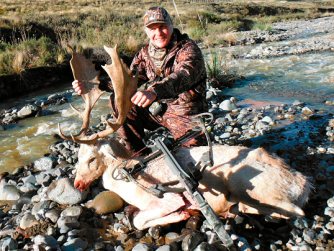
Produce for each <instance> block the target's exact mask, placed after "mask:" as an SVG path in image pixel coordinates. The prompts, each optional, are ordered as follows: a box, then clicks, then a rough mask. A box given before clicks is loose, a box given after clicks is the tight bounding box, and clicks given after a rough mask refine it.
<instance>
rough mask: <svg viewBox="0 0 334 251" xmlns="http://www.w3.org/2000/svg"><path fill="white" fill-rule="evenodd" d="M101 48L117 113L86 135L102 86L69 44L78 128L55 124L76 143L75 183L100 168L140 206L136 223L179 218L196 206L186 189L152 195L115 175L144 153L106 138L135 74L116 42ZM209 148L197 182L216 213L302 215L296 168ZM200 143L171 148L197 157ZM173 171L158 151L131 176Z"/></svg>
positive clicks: (304, 190)
mask: <svg viewBox="0 0 334 251" xmlns="http://www.w3.org/2000/svg"><path fill="white" fill-rule="evenodd" d="M105 50H106V51H107V52H108V53H109V54H110V56H111V58H112V64H111V65H106V66H104V67H103V68H104V70H106V71H107V73H108V74H109V76H110V78H111V80H112V84H113V87H114V91H115V95H116V107H117V109H118V111H119V114H118V118H117V121H116V122H115V123H108V124H109V127H110V128H109V129H106V130H105V131H102V132H100V133H96V134H94V135H91V136H86V133H87V129H88V127H89V115H90V111H91V109H92V108H93V106H94V104H95V102H96V101H97V100H98V98H99V97H100V96H101V94H102V92H101V91H100V90H99V89H98V85H99V81H98V75H99V73H98V72H97V71H95V68H94V65H93V64H92V63H91V62H90V61H89V60H87V59H86V58H84V57H82V56H81V55H79V54H77V53H76V52H75V51H73V58H72V60H71V66H72V70H73V73H74V77H75V79H77V80H79V81H80V82H81V83H82V84H83V92H82V93H83V94H82V96H83V99H84V100H85V103H86V109H85V111H84V112H80V111H78V110H77V109H75V108H74V107H72V108H73V109H74V110H75V111H76V112H77V113H78V114H80V115H81V116H82V117H83V125H82V128H81V130H80V132H79V134H78V135H76V136H74V135H71V136H70V137H69V136H65V135H64V134H63V133H62V132H61V130H60V127H59V133H60V135H61V136H62V137H63V138H64V139H66V140H74V141H75V142H78V143H80V144H81V145H80V150H79V155H78V157H79V161H78V164H77V172H76V178H75V187H76V188H77V189H80V190H85V189H87V188H88V187H89V185H90V184H91V182H92V181H94V180H95V179H97V178H99V177H100V176H102V178H103V185H104V187H105V188H106V189H108V190H110V191H113V192H115V193H117V194H118V195H119V196H120V197H122V198H123V200H124V201H126V202H127V203H129V204H131V205H133V206H135V207H137V208H138V209H139V210H140V211H139V213H138V214H137V215H136V216H135V218H134V226H135V227H136V228H137V229H145V228H149V227H151V226H156V225H165V224H169V223H174V222H179V221H182V220H185V219H187V218H189V217H190V214H191V212H192V211H193V210H196V209H198V207H197V206H196V204H195V203H194V201H193V200H192V198H191V197H190V195H189V194H188V193H187V192H183V193H172V192H168V193H165V194H164V196H163V198H158V197H156V196H154V195H152V194H150V193H148V192H147V191H146V190H144V189H143V188H141V187H140V186H138V185H136V184H135V183H132V182H126V181H125V180H122V179H121V180H118V179H115V177H114V176H115V173H117V168H118V166H119V165H120V164H121V163H122V162H123V161H125V160H127V162H126V163H127V165H130V164H134V163H137V162H138V161H140V159H142V158H143V157H135V158H130V156H131V153H130V151H128V150H127V149H126V148H125V147H124V146H123V145H122V144H121V143H120V142H118V141H117V140H115V139H108V138H105V137H106V136H107V135H108V134H110V133H113V132H115V131H116V130H117V129H118V128H119V127H120V126H121V125H122V123H123V122H124V120H125V118H126V116H127V114H128V112H129V110H130V109H131V107H132V106H133V104H132V103H131V101H130V97H131V95H132V94H133V93H134V92H135V91H136V87H137V86H136V85H137V78H138V77H137V75H136V74H134V73H133V72H132V71H130V70H129V69H128V68H127V67H126V66H125V64H124V63H123V62H122V61H121V60H120V59H119V57H118V55H117V51H116V47H115V48H107V47H105ZM212 149H213V162H214V165H213V166H212V167H209V168H206V169H205V170H204V172H203V178H202V179H201V180H200V181H199V183H200V185H199V189H200V191H201V192H202V193H203V195H204V197H205V198H206V199H207V201H208V203H209V204H210V206H211V207H212V208H213V209H214V211H215V212H216V213H217V214H225V213H238V212H243V213H250V214H263V215H272V216H274V217H280V218H289V217H291V216H296V215H300V216H302V215H304V212H303V210H302V209H301V207H302V206H303V205H304V204H305V203H306V201H307V199H308V195H309V193H310V189H311V184H310V182H309V181H308V179H307V178H306V177H305V176H304V175H303V174H301V173H300V172H298V171H296V170H294V169H292V168H290V167H289V166H287V165H286V164H285V163H284V161H283V160H282V159H280V158H278V157H274V156H271V155H270V154H268V153H267V152H266V151H265V150H264V149H262V148H258V149H250V148H246V147H240V146H228V145H214V146H213V148H212ZM207 150H208V149H207V147H206V146H201V147H192V148H185V147H184V148H182V147H181V148H180V149H179V150H178V151H177V156H178V157H179V159H180V160H181V161H182V163H189V162H193V163H197V162H198V161H199V160H200V158H201V156H202V155H203V154H204V153H205V152H207ZM129 158H130V159H129ZM115 169H116V170H115ZM175 179H176V177H175V176H174V175H173V174H172V173H171V171H170V169H169V168H168V166H167V164H166V163H165V161H164V159H163V156H162V157H158V158H156V159H154V160H153V161H151V162H150V163H149V164H148V166H147V168H146V169H145V170H144V171H142V172H141V173H140V175H139V176H138V177H137V181H138V182H140V183H141V184H142V185H144V186H146V187H150V186H152V185H154V184H160V183H165V182H169V181H174V180H175Z"/></svg>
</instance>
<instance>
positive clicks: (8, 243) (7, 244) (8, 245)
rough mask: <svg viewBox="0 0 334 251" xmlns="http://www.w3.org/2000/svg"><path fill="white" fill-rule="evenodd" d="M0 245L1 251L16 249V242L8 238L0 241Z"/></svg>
mask: <svg viewBox="0 0 334 251" xmlns="http://www.w3.org/2000/svg"><path fill="white" fill-rule="evenodd" d="M0 245H1V250H15V249H17V248H18V245H17V241H16V240H14V239H12V238H10V237H5V238H4V239H2V240H0Z"/></svg>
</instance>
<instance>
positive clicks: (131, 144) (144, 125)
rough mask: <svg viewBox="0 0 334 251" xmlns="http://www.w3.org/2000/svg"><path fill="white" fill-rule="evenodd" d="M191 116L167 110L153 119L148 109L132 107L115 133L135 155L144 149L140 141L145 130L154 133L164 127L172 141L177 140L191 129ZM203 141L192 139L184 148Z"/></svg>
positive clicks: (147, 150)
mask: <svg viewBox="0 0 334 251" xmlns="http://www.w3.org/2000/svg"><path fill="white" fill-rule="evenodd" d="M193 116H194V115H178V114H176V113H173V112H171V111H169V110H167V111H166V112H165V113H164V114H163V115H162V116H159V115H158V116H157V117H154V116H153V115H152V114H151V113H150V112H149V111H148V108H141V107H138V106H134V107H133V108H132V109H131V111H130V113H129V114H128V116H127V118H126V120H125V123H124V124H123V126H122V127H120V128H119V129H118V131H117V132H118V134H119V136H120V137H121V138H122V139H123V140H124V141H125V145H126V148H127V149H129V150H130V151H132V152H134V153H135V152H138V151H140V150H142V149H144V148H145V144H144V143H143V141H142V138H143V137H145V129H147V130H150V131H154V130H156V129H157V128H159V127H161V126H164V127H166V128H168V129H169V130H170V132H171V134H172V135H173V137H174V139H178V138H180V137H181V136H183V135H185V134H186V133H187V132H188V131H190V130H191V129H192V127H193V124H192V122H191V118H192V117H193ZM203 140H204V138H203V137H200V138H196V139H192V140H190V141H189V142H188V143H187V144H186V146H193V145H199V144H202V142H203ZM145 150H146V151H145ZM145 150H143V153H144V154H145V153H149V150H150V149H145Z"/></svg>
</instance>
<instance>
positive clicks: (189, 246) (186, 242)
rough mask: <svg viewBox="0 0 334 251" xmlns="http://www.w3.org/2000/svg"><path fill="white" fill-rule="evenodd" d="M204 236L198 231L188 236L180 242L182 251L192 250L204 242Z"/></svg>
mask: <svg viewBox="0 0 334 251" xmlns="http://www.w3.org/2000/svg"><path fill="white" fill-rule="evenodd" d="M204 239H205V238H204V235H203V234H202V233H200V232H198V231H194V232H192V233H191V234H188V235H187V236H186V237H185V238H184V239H183V241H182V250H184V251H190V250H194V249H195V248H196V247H197V246H198V245H199V244H200V243H201V242H203V241H204Z"/></svg>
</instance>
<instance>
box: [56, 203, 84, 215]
mask: <svg viewBox="0 0 334 251" xmlns="http://www.w3.org/2000/svg"><path fill="white" fill-rule="evenodd" d="M81 213H82V207H80V206H72V207H67V208H66V209H65V210H64V211H62V212H61V215H60V216H61V217H66V216H74V217H79V216H80V214H81Z"/></svg>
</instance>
